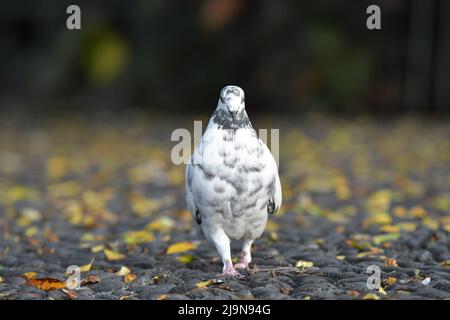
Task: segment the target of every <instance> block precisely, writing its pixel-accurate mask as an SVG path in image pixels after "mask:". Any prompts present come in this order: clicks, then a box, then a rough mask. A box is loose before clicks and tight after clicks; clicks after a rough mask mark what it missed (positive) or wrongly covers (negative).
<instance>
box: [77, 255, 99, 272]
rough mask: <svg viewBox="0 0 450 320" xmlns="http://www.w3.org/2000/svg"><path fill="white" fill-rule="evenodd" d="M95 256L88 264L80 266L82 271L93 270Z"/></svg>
mask: <svg viewBox="0 0 450 320" xmlns="http://www.w3.org/2000/svg"><path fill="white" fill-rule="evenodd" d="M94 260H95V257H93V258H92V259H91V262H89V263H88V264H85V265H84V266H81V267H80V272H87V271H89V270H91V268H92V264H93V263H94Z"/></svg>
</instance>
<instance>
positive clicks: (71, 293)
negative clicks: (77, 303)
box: [61, 289, 78, 300]
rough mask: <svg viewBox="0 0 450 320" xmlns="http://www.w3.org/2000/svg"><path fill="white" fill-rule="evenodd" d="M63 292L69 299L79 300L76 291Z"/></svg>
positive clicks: (67, 290) (66, 290) (65, 290)
mask: <svg viewBox="0 0 450 320" xmlns="http://www.w3.org/2000/svg"><path fill="white" fill-rule="evenodd" d="M61 291H62V292H64V293H65V294H66V296H67V297H69V299H72V300H73V299H76V298H78V294H77V292H76V291H75V290H70V289H62V290H61Z"/></svg>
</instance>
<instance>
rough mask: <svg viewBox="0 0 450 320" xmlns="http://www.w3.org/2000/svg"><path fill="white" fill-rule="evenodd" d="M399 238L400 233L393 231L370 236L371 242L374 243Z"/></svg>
mask: <svg viewBox="0 0 450 320" xmlns="http://www.w3.org/2000/svg"><path fill="white" fill-rule="evenodd" d="M398 238H400V233H398V232H394V233H386V234H380V235H378V236H374V237H372V242H373V243H374V244H376V245H379V244H382V243H383V242H386V241H393V240H397V239H398Z"/></svg>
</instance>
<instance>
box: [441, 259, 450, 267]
mask: <svg viewBox="0 0 450 320" xmlns="http://www.w3.org/2000/svg"><path fill="white" fill-rule="evenodd" d="M441 266H443V267H444V268H448V267H450V260H445V261H442V262H441Z"/></svg>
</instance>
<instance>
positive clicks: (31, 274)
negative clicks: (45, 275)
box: [22, 271, 37, 280]
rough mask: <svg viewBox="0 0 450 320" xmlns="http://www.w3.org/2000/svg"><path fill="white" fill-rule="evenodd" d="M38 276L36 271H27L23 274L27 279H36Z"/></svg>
mask: <svg viewBox="0 0 450 320" xmlns="http://www.w3.org/2000/svg"><path fill="white" fill-rule="evenodd" d="M36 276H37V273H36V272H34V271H30V272H25V273H24V274H22V278H25V279H27V280H30V279H34V278H36Z"/></svg>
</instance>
